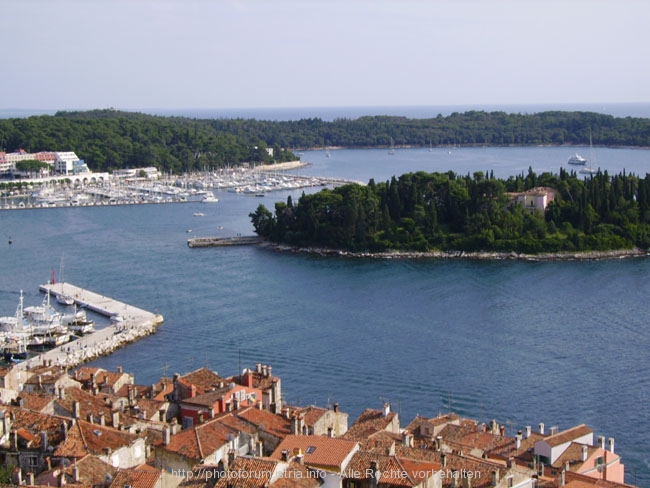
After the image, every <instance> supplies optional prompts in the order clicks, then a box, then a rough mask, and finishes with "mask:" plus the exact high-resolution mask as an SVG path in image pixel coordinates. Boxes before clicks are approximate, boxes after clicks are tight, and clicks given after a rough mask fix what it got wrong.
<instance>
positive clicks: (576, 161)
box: [568, 153, 587, 164]
mask: <svg viewBox="0 0 650 488" xmlns="http://www.w3.org/2000/svg"><path fill="white" fill-rule="evenodd" d="M568 163H569V164H586V163H587V160H586V159H585V158H583V157H582V156H580V154H578V153H575V154H574V155H573V156H570V157H569V160H568Z"/></svg>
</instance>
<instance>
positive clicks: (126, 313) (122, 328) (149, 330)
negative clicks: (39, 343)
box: [14, 283, 164, 369]
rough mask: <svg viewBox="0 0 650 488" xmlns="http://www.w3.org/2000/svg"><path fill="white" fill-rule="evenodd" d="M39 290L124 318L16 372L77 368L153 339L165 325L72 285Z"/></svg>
mask: <svg viewBox="0 0 650 488" xmlns="http://www.w3.org/2000/svg"><path fill="white" fill-rule="evenodd" d="M40 290H41V291H42V292H44V293H48V291H49V293H50V294H51V295H53V296H55V297H56V296H58V295H61V294H64V295H67V296H70V297H72V298H73V299H74V301H75V303H76V304H77V306H83V307H86V308H88V309H89V310H92V311H94V312H97V313H99V314H101V315H105V316H107V317H113V316H118V315H119V317H121V321H120V322H115V323H113V322H112V323H111V324H110V325H107V326H106V327H104V328H102V329H98V330H96V331H95V332H93V333H92V334H88V335H85V336H83V337H80V338H78V339H77V340H75V341H72V342H68V343H67V344H64V345H62V346H59V347H55V348H53V349H50V350H47V351H43V352H42V353H40V354H38V355H37V356H35V357H33V358H31V359H29V360H27V361H23V362H21V363H17V364H16V365H14V367H16V368H21V369H27V368H29V367H31V366H35V365H37V364H42V362H43V361H49V362H51V364H57V365H61V366H64V367H66V368H72V367H75V366H78V365H80V364H82V363H85V362H87V361H92V360H93V359H96V358H98V357H100V356H106V355H108V354H110V353H111V352H113V351H115V350H116V349H120V348H122V347H124V346H125V345H127V344H129V343H131V342H135V341H137V340H138V339H140V338H142V337H145V336H148V335H151V334H153V333H154V332H155V331H156V328H157V327H158V326H159V325H161V324H162V323H163V321H164V319H163V316H162V315H160V314H155V313H152V312H148V311H146V310H142V309H141V308H137V307H134V306H133V305H129V304H127V303H124V302H119V301H117V300H114V299H112V298H109V297H106V296H103V295H100V294H98V293H94V292H92V291H89V290H85V289H83V288H79V287H78V286H75V285H72V284H70V283H56V284H47V285H41V286H40Z"/></svg>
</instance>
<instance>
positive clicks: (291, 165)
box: [253, 161, 309, 173]
mask: <svg viewBox="0 0 650 488" xmlns="http://www.w3.org/2000/svg"><path fill="white" fill-rule="evenodd" d="M305 166H309V163H305V162H304V161H288V162H286V163H276V164H260V165H258V166H255V167H254V168H253V171H260V172H263V173H267V172H274V171H288V170H291V169H297V168H304V167H305Z"/></svg>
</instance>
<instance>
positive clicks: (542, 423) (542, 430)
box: [539, 422, 544, 435]
mask: <svg viewBox="0 0 650 488" xmlns="http://www.w3.org/2000/svg"><path fill="white" fill-rule="evenodd" d="M539 433H540V434H542V435H544V422H540V423H539Z"/></svg>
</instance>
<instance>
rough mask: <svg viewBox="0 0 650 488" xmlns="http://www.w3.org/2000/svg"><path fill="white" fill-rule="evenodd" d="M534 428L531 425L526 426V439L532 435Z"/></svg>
mask: <svg viewBox="0 0 650 488" xmlns="http://www.w3.org/2000/svg"><path fill="white" fill-rule="evenodd" d="M532 430H533V429H532V428H531V426H530V425H527V426H526V437H524V439H528V438H529V437H530V434H531V432H532Z"/></svg>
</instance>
